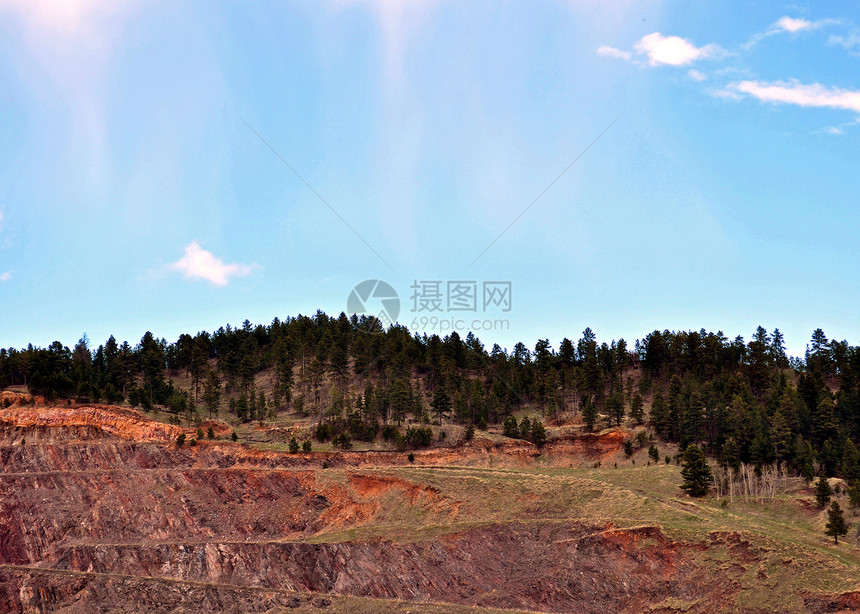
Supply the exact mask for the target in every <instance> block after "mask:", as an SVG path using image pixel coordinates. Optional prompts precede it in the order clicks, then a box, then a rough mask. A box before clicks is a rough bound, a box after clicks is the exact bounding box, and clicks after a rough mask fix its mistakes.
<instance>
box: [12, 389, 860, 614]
mask: <svg viewBox="0 0 860 614" xmlns="http://www.w3.org/2000/svg"><path fill="white" fill-rule="evenodd" d="M182 432H185V433H187V434H188V435H192V433H193V432H196V428H195V429H183V428H181V427H178V426H172V425H165V424H161V423H158V422H155V421H153V420H150V419H148V418H147V417H146V416H144V415H141V414H140V413H139V412H136V411H133V410H129V409H123V408H116V407H106V406H80V407H72V408H68V407H51V408H45V407H30V406H26V405H25V406H18V405H16V406H13V407H11V408H7V409H3V410H0V470H2V472H0V611H2V612H50V611H57V610H62V611H67V612H90V611H123V612H133V611H141V612H156V611H157V612H173V611H175V612H180V611H237V612H245V611H263V612H266V611H282V610H284V609H291V608H294V607H304V606H308V607H314V608H320V609H325V608H326V607H327V606H329V605H330V604H331V600H332V599H337V597H336V596H343V595H348V596H355V597H362V598H389V599H390V598H397V599H402V600H407V601H414V602H436V603H448V604H463V605H476V606H490V607H498V608H520V609H525V610H533V611H542V612H582V613H591V612H594V613H598V612H599V613H603V612H630V613H632V612H642V611H647V610H648V609H649V608H650V607H651V606H653V605H655V604H659V603H661V602H664V600H666V599H667V598H670V597H674V598H677V599H679V600H682V601H683V602H685V603H700V604H705V606H704V607H698V608H696V609H694V610H691V611H699V612H704V611H708V612H717V611H720V610H721V608H722V607H723V606H724V605H726V604H727V603H728V601H726V600H727V599H728V597H730V596H731V594H732V585H731V578H730V577H728V576H727V575H725V573H724V572H721V571H715V570H714V569H706V568H703V567H701V564H700V563H698V562H697V560H698V559H697V558H696V557H695V556H694V555H695V553H697V552H699V551H701V550H702V549H703V548H705V549H706V548H708V547H709V544H708V543H683V542H678V541H675V540H672V539H670V538H669V537H667V536H666V535H665V534H664V533H663V532H662V531H661V529H660V528H657V527H641V528H636V529H621V528H617V527H614V526H612V525H602V526H593V525H589V524H584V523H579V522H572V521H540V522H525V521H524V522H513V523H504V524H501V523H500V524H486V523H484V524H475V523H472V524H471V525H470V526H468V527H466V528H463V529H462V530H453V531H446V532H444V533H443V534H439V535H438V536H436V537H424V538H419V537H418V536H415V535H409V534H404V535H396V536H394V537H396V539H395V541H392V540H390V539H384V540H383V539H363V540H362V539H355V540H349V539H345V538H344V537H343V536H341V537H338V538H337V539H333V538H328V537H327V536H330V535H334V534H335V533H334V532H337V531H343V530H352V529H356V528H360V527H370V526H373V524H374V522H375V521H376V520H377V519H378V518H379V515H380V514H381V513H382V512H383V511H384V507H385V502H386V501H388V500H389V498H391V497H394V498H396V499H397V501H400V502H402V504H404V505H405V506H408V509H412V510H414V511H415V513H416V514H419V515H420V517H421V518H424V519H429V522H430V523H431V524H444V523H447V522H452V521H455V520H458V519H460V518H459V513H460V506H461V503H462V502H460V501H457V500H454V499H452V498H450V497H448V496H445V495H444V494H442V493H441V492H440V491H439V490H438V489H436V488H434V487H432V486H428V485H426V484H421V483H413V482H410V481H408V480H405V479H401V478H398V477H392V476H386V475H379V474H375V473H369V468H370V467H371V466H384V465H393V464H406V463H408V461H407V460H406V459H405V455H404V453H398V452H337V453H328V454H322V453H314V454H299V455H290V454H285V453H279V452H269V451H260V450H255V449H252V448H249V447H246V446H242V445H238V444H233V443H230V442H209V441H204V442H200V444H198V445H197V446H195V447H189V446H185V447H182V448H178V447H177V446H176V445H175V443H173V442H174V440H175V438H176V436H177V435H178V434H179V433H182ZM229 432H230V429H229V428H228V427H226V425H219V426H218V428H217V429H216V433H220V434H222V435H223V434H226V433H229ZM22 439H26V443H25V444H23V445H22V443H21V440H22ZM623 440H624V435H623V433H621V432H616V433H609V434H605V435H603V436H593V437H588V438H583V439H581V440H576V439H574V438H571V439H568V440H565V441H559V442H556V443H553V444H552V445H551V446H549V448H550V449H549V450H548V452H549V454H569V453H570V450H577V451H578V453H581V454H582V455H584V456H585V457H587V458H601V457H604V456H605V455H607V454H610V453H617V451H618V449H619V448H620V446H621V445H622V444H623ZM536 455H537V450H536V449H535V448H534V447H533V446H531V445H530V444H527V443H525V442H515V441H511V442H509V443H505V444H494V443H492V442H490V441H489V440H483V441H480V442H477V444H476V445H473V446H466V447H462V448H446V449H435V450H429V451H422V452H420V453H418V454H416V456H417V458H416V463H417V464H423V465H428V466H429V465H483V464H489V463H491V462H492V463H494V464H495V465H498V464H499V462H503V463H512V464H524V463H526V462H529V461H530V460H531V459H532V458H533V457H534V456H536ZM500 459H501V461H500ZM323 460H326V461H327V462H328V463H329V465H330V466H331V467H333V468H336V467H339V468H340V469H339V470H337V471H335V472H328V473H326V472H325V471H322V470H320V465H321V464H322V461H323ZM710 543H711V544H720V545H722V546H726V545H728V546H730V547H731V548H732V552H733V553H735V554H736V555H737V558H738V559H739V560H740V561H741V562H742V561H743V559H744V558H745V557H746V558H749V557H752V558H755V557H756V553H755V550H754V548H752V547H751V546H750V545H749V544H748V543H746V544H745V543H744V542H743V540H742V539H740V538H739V537H737V536H733V535H713V536H712V537H711V542H710ZM858 601H860V598H858V597H857V595H856V594H845V595H842V596H840V597H838V598H834V601H833V603H834V604H835V605H833V608H834V609H839V610H843V611H850V610H851V609H853V608H856V607H857V605H858ZM440 607H441V606H440ZM830 607H831V605H830V602H827V603H824V602H822V601H821V599H820V597H810V598H809V600H808V610H809V611H828V608H830ZM438 611H440V612H441V611H445V610H444V607H442V609H439V610H438ZM657 611H660V610H657Z"/></svg>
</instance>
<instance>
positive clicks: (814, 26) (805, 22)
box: [743, 15, 842, 49]
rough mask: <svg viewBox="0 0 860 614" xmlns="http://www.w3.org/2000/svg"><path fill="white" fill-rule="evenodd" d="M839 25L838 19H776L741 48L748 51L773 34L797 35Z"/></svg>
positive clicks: (785, 17) (786, 17)
mask: <svg viewBox="0 0 860 614" xmlns="http://www.w3.org/2000/svg"><path fill="white" fill-rule="evenodd" d="M840 23H842V22H841V21H840V20H838V19H831V18H825V19H816V20H809V19H804V18H802V17H788V16H787V15H786V16H783V17H780V18H779V19H777V20H776V21H775V22H774V23H772V24H771V26H770V27H769V28H768V29H767V30H765V31H764V32H759V33H758V34H754V35H753V36H752V37H751V38H750V40H749V41H748V42H747V43H746V44H744V45H743V48H744V49H749V48H750V47H752V46H753V45H755V44H756V43H758V42H759V41H761V40H762V39H764V38H767V37H768V36H774V35H775V34H798V33H800V32H809V31H811V30H820V29H821V28H825V27H827V26H833V25H838V24H840Z"/></svg>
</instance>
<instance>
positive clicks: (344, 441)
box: [331, 433, 352, 449]
mask: <svg viewBox="0 0 860 614" xmlns="http://www.w3.org/2000/svg"><path fill="white" fill-rule="evenodd" d="M331 442H332V444H333V445H335V446H337V447H339V448H343V449H347V448H351V447H352V439H351V438H350V437H349V434H347V433H341V434H340V435H335V436H334V437H333V438H332V440H331Z"/></svg>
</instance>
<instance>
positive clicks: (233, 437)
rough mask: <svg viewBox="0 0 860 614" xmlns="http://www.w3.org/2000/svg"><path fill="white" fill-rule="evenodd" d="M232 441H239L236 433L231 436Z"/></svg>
mask: <svg viewBox="0 0 860 614" xmlns="http://www.w3.org/2000/svg"><path fill="white" fill-rule="evenodd" d="M230 439H232V440H233V441H238V440H239V436H238V435H237V434H236V431H233V433H232V434H231V435H230Z"/></svg>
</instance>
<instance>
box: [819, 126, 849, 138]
mask: <svg viewBox="0 0 860 614" xmlns="http://www.w3.org/2000/svg"><path fill="white" fill-rule="evenodd" d="M822 132H824V134H832V135H835V136H839V135H841V134H845V131H844V130H843V129H842V128H840V127H839V126H827V127H826V128H825V129H824V130H822Z"/></svg>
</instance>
